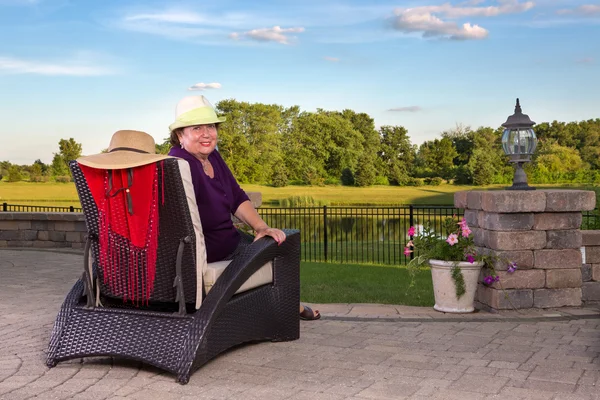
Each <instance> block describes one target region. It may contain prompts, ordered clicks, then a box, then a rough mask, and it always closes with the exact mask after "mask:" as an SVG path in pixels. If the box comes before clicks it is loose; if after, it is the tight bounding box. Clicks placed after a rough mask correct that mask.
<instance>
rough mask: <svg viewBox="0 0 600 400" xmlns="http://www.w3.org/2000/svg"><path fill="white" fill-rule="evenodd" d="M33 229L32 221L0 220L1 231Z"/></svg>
mask: <svg viewBox="0 0 600 400" xmlns="http://www.w3.org/2000/svg"><path fill="white" fill-rule="evenodd" d="M25 229H31V221H15V220H12V221H0V231H5V230H6V231H18V230H25Z"/></svg>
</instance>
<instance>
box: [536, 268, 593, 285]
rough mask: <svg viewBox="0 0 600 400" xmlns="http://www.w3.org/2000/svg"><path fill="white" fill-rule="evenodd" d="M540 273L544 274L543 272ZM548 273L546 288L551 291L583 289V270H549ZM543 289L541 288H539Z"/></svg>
mask: <svg viewBox="0 0 600 400" xmlns="http://www.w3.org/2000/svg"><path fill="white" fill-rule="evenodd" d="M540 272H544V271H541V270H540ZM545 272H546V287H547V288H549V289H562V288H577V287H581V283H582V278H581V269H576V268H569V269H549V270H547V271H545ZM538 287H541V286H538Z"/></svg>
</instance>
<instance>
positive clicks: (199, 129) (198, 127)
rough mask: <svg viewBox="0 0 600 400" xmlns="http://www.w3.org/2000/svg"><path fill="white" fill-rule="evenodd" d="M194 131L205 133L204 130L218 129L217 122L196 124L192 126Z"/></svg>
mask: <svg viewBox="0 0 600 400" xmlns="http://www.w3.org/2000/svg"><path fill="white" fill-rule="evenodd" d="M191 130H192V132H194V133H203V132H207V131H209V132H212V131H215V130H217V125H215V124H206V125H196V126H192V127H191Z"/></svg>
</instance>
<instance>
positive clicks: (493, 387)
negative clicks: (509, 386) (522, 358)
mask: <svg viewBox="0 0 600 400" xmlns="http://www.w3.org/2000/svg"><path fill="white" fill-rule="evenodd" d="M506 382H508V378H505V377H495V378H493V379H483V380H482V378H481V375H473V374H470V375H468V374H465V375H463V376H462V377H461V378H460V379H458V380H457V381H455V382H454V383H453V384H452V385H450V389H456V390H461V391H467V392H475V393H489V394H496V393H498V392H499V391H500V389H502V387H503V386H504V384H505V383H506Z"/></svg>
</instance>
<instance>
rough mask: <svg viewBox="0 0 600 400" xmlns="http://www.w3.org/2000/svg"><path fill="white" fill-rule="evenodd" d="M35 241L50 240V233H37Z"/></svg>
mask: <svg viewBox="0 0 600 400" xmlns="http://www.w3.org/2000/svg"><path fill="white" fill-rule="evenodd" d="M37 240H50V233H49V232H48V231H38V235H37Z"/></svg>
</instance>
